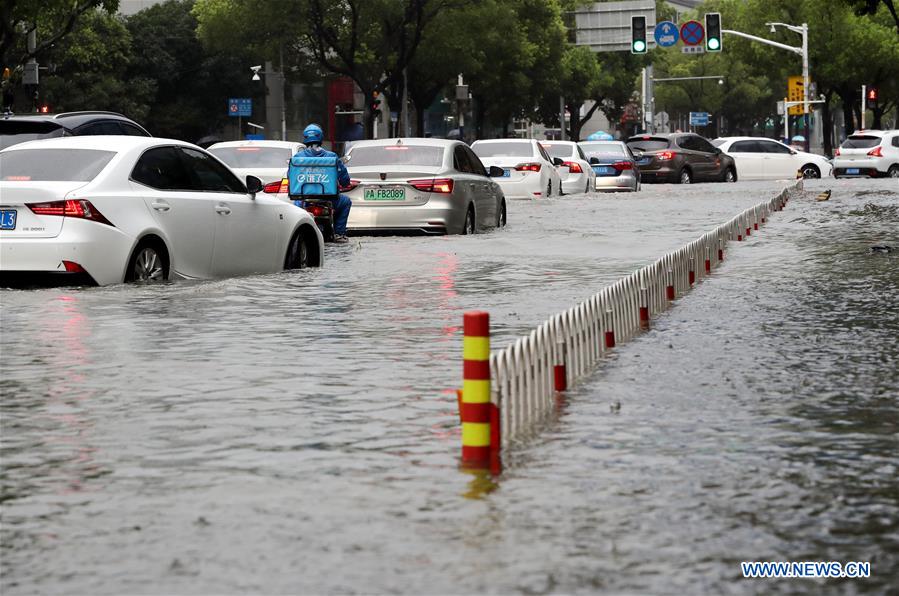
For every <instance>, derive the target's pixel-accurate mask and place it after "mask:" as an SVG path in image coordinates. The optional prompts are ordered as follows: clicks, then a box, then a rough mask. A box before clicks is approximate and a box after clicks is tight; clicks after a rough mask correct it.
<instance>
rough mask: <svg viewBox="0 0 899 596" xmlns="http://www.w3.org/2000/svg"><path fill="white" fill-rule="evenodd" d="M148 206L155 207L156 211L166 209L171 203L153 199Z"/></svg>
mask: <svg viewBox="0 0 899 596" xmlns="http://www.w3.org/2000/svg"><path fill="white" fill-rule="evenodd" d="M150 207H152V208H153V209H156V210H157V211H168V210H169V209H171V208H172V207H171V205H169V204H168V203H166V202H164V201H153V202H152V203H150Z"/></svg>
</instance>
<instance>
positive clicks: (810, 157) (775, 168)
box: [712, 137, 833, 180]
mask: <svg viewBox="0 0 899 596" xmlns="http://www.w3.org/2000/svg"><path fill="white" fill-rule="evenodd" d="M712 144H713V145H715V146H716V147H718V148H719V149H721V150H722V151H724V152H725V153H726V154H728V155H730V156H731V157H733V158H734V163H735V164H736V166H737V176H739V177H740V180H772V179H773V180H778V179H781V180H782V179H784V178H796V177H797V173H798V172H801V173H802V177H803V178H821V177H829V176H830V175H831V173H832V172H833V166H832V165H831V163H830V160H829V159H827V158H826V157H824V156H823V155H815V154H814V153H806V152H805V151H798V150H796V149H793V148H791V147H788V146H787V145H784V144H783V143H781V142H779V141H773V140H771V139H766V138H764V137H721V138H718V139H715V140H714V141H712Z"/></svg>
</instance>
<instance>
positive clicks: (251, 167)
mask: <svg viewBox="0 0 899 596" xmlns="http://www.w3.org/2000/svg"><path fill="white" fill-rule="evenodd" d="M305 148H306V146H305V145H303V144H302V143H293V142H290V141H229V142H226V143H216V144H214V145H210V146H209V149H207V151H209V152H210V153H212V154H213V155H215V156H216V157H217V158H219V159H220V160H222V161H223V162H225V165H227V166H228V167H229V168H231V170H233V171H234V173H235V174H237V177H238V178H241V179H243V178H244V177H245V176H256V177H257V178H259V179H260V180H262V183H263V184H268V183H269V182H274V181H277V180H281V179H282V178H283V177H284V176H285V174H286V173H287V163H288V162H289V161H290V158H291V157H293V155H294V154H295V153H296V152H297V151H300V150H302V149H305Z"/></svg>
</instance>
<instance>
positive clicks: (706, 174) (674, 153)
mask: <svg viewBox="0 0 899 596" xmlns="http://www.w3.org/2000/svg"><path fill="white" fill-rule="evenodd" d="M627 146H628V147H630V149H631V151H632V152H633V153H634V155H635V156H636V157H637V167H638V168H640V176H641V179H642V181H643V182H679V183H681V184H689V183H691V182H706V181H708V182H736V181H737V167H736V165H735V164H734V158H732V157H731V156H730V155H727V154H726V153H722V152H721V150H720V149H718V148H717V147H715V146H714V145H712V144H711V143H710V142H708V141H707V140H706V139H705V138H704V137H701V136H699V135H698V134H695V133H691V132H678V133H665V134H653V135H651V134H642V135H636V136H633V137H631V138H629V139H628V140H627ZM637 152H640V155H637Z"/></svg>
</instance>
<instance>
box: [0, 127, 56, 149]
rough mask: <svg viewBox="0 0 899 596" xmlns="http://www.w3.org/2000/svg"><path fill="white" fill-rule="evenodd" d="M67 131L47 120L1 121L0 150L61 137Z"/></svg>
mask: <svg viewBox="0 0 899 596" xmlns="http://www.w3.org/2000/svg"><path fill="white" fill-rule="evenodd" d="M63 134H65V129H63V127H61V126H60V125H59V124H56V123H54V122H47V121H46V120H0V149H6V148H7V147H11V146H13V145H17V144H19V143H24V142H25V141H35V140H37V139H49V138H52V137H61V136H63Z"/></svg>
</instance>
